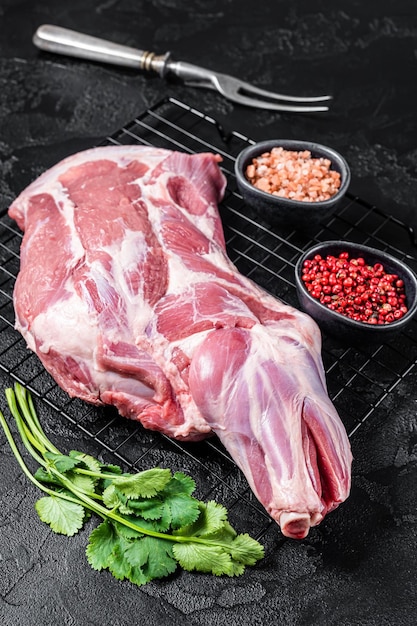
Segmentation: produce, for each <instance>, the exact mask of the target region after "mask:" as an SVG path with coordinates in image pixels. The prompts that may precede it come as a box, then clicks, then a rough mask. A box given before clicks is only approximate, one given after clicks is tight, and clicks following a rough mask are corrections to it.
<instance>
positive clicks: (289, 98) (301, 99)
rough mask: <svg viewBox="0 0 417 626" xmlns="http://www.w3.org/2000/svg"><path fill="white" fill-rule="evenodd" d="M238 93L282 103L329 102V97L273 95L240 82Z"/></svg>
mask: <svg viewBox="0 0 417 626" xmlns="http://www.w3.org/2000/svg"><path fill="white" fill-rule="evenodd" d="M238 91H239V92H243V94H245V93H246V95H248V96H249V97H250V95H251V94H254V95H256V96H261V97H264V98H270V99H271V100H281V101H284V102H306V103H307V102H324V101H326V100H331V99H332V97H331V96H288V95H286V94H281V93H275V92H273V91H268V90H267V89H261V88H260V87H256V86H255V85H251V84H250V83H245V82H241V84H240V89H239V90H238Z"/></svg>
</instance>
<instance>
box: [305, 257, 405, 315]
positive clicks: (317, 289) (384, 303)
mask: <svg viewBox="0 0 417 626" xmlns="http://www.w3.org/2000/svg"><path fill="white" fill-rule="evenodd" d="M302 281H303V282H304V284H305V286H306V288H307V290H308V292H309V293H310V295H311V296H312V297H313V298H315V299H316V300H319V302H321V303H322V304H324V305H325V306H327V307H328V308H329V309H331V310H333V311H337V312H338V313H341V314H342V315H345V316H346V317H349V318H351V319H355V320H357V321H361V322H365V323H368V324H372V325H378V324H379V325H382V324H390V323H391V322H393V321H395V320H398V319H401V317H403V316H404V315H405V314H406V313H407V311H408V308H407V305H406V294H405V289H404V281H403V280H402V279H401V278H399V277H398V276H397V275H396V274H391V273H388V272H385V269H384V266H383V265H382V263H375V264H374V265H373V266H372V265H367V264H366V262H365V260H364V259H363V258H362V257H359V258H356V259H355V258H353V259H349V253H348V252H341V253H340V254H339V255H338V256H333V255H327V256H326V257H325V258H323V257H322V256H321V255H319V254H316V255H315V256H314V257H313V259H307V260H306V261H304V264H303V268H302Z"/></svg>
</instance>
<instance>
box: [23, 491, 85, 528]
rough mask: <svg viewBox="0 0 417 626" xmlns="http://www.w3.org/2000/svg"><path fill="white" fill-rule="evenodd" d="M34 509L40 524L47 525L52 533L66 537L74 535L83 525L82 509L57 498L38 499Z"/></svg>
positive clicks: (79, 505) (45, 497)
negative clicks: (40, 521)
mask: <svg viewBox="0 0 417 626" xmlns="http://www.w3.org/2000/svg"><path fill="white" fill-rule="evenodd" d="M35 509H36V511H37V513H38V515H39V517H40V519H41V520H42V522H45V523H46V524H49V526H50V527H51V528H52V530H53V531H54V532H56V533H60V534H62V535H68V537H71V536H72V535H75V534H76V533H77V532H78V531H79V530H80V528H82V526H83V524H84V517H85V511H84V507H83V506H81V504H76V503H75V502H70V501H69V500H64V499H63V498H60V497H59V496H54V495H51V496H44V497H43V498H40V499H39V500H38V501H37V502H36V503H35Z"/></svg>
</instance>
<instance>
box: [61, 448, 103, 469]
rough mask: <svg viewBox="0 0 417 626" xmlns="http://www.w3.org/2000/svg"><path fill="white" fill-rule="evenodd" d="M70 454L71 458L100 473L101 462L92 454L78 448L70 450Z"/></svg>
mask: <svg viewBox="0 0 417 626" xmlns="http://www.w3.org/2000/svg"><path fill="white" fill-rule="evenodd" d="M68 456H69V457H70V458H71V459H75V460H76V461H79V462H80V463H82V464H83V465H85V467H87V468H88V469H89V470H91V471H92V472H97V474H100V472H101V463H100V461H98V460H97V459H95V458H94V457H93V456H91V455H90V454H85V452H78V451H77V450H70V452H69V454H68Z"/></svg>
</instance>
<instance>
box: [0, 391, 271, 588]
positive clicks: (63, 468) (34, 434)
mask: <svg viewBox="0 0 417 626" xmlns="http://www.w3.org/2000/svg"><path fill="white" fill-rule="evenodd" d="M5 394H6V399H7V402H8V405H9V409H10V412H11V414H12V416H13V418H14V420H15V422H16V425H17V428H18V432H19V435H20V438H21V442H22V443H23V445H24V447H25V448H26V450H27V452H29V454H30V455H31V456H32V457H33V459H35V461H36V462H37V463H38V464H39V468H38V469H37V471H36V472H35V473H34V474H32V472H31V471H30V470H29V468H28V466H27V465H26V463H25V461H24V460H23V457H22V455H21V453H20V451H19V447H18V445H17V444H16V442H15V440H14V438H13V435H12V433H11V430H10V428H9V426H8V424H7V422H6V420H5V418H4V415H3V414H2V413H1V411H0V424H1V426H2V428H3V430H4V432H5V435H6V438H7V440H8V443H9V445H10V447H11V449H12V451H13V454H14V455H15V457H16V459H17V461H18V463H19V465H20V467H21V469H22V470H23V472H24V473H25V475H26V476H27V477H28V478H29V479H30V480H31V481H32V483H34V484H35V485H36V486H37V487H38V488H39V489H41V490H42V491H43V492H44V493H45V494H46V495H44V496H43V497H41V498H40V499H39V500H38V501H37V502H36V504H35V508H36V511H37V513H38V515H39V517H40V519H41V520H42V521H43V522H46V523H47V524H49V526H50V527H51V529H52V530H53V531H54V532H56V533H61V534H63V535H67V536H69V537H70V536H73V535H74V534H76V533H77V532H78V531H79V530H81V528H82V527H83V526H84V523H85V522H86V520H87V519H88V518H89V517H90V516H91V515H92V514H94V515H96V516H98V517H99V518H101V520H102V521H101V523H100V524H99V525H98V526H97V527H96V528H95V529H94V530H93V531H92V532H91V534H90V537H89V541H88V545H87V549H86V555H87V560H88V562H89V563H90V565H91V567H92V568H93V569H95V570H103V569H108V570H109V571H110V572H111V573H112V574H113V576H114V577H115V578H117V579H119V580H125V579H126V580H129V581H131V582H132V583H134V584H136V585H143V584H145V583H147V582H149V581H150V580H153V579H156V578H162V577H164V576H168V575H169V574H171V573H173V572H174V571H175V570H176V569H177V567H178V565H179V566H180V567H182V568H183V569H184V570H188V571H193V570H196V571H199V572H205V573H211V574H215V575H217V576H220V575H223V574H226V575H227V576H239V575H241V574H243V572H244V570H245V566H246V565H254V564H255V563H256V562H257V561H258V560H259V559H261V558H262V557H263V555H264V550H263V547H262V546H261V545H260V544H259V543H258V542H257V541H255V540H254V539H252V538H251V537H250V536H249V535H248V534H237V533H236V531H235V530H234V529H233V528H232V526H231V525H230V523H229V522H228V518H227V510H226V508H225V507H224V506H222V505H220V504H218V503H216V502H214V501H210V502H207V503H204V502H201V501H200V500H197V499H196V498H194V497H193V495H192V494H193V492H194V490H195V483H194V481H193V479H192V478H191V477H190V476H187V475H186V474H183V473H181V472H176V473H174V474H173V473H172V472H171V470H169V469H164V468H158V467H156V468H152V469H149V470H145V471H142V472H138V473H136V474H129V473H124V472H123V471H122V469H121V468H120V467H119V466H118V465H111V464H104V463H101V462H100V461H99V460H98V459H96V458H94V457H93V456H90V455H88V454H84V453H82V452H78V451H76V450H71V451H70V452H69V454H68V455H65V454H62V453H61V452H60V451H59V450H58V449H57V448H56V447H55V446H54V445H53V444H52V443H51V441H50V440H49V439H48V438H47V437H46V435H45V433H44V431H43V430H42V427H41V424H40V422H39V419H38V417H37V414H36V411H35V407H34V404H33V400H32V397H31V395H30V394H29V392H28V391H27V390H26V389H25V388H24V387H22V386H21V385H19V384H18V383H16V384H15V386H14V389H11V388H10V389H6V391H5Z"/></svg>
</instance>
